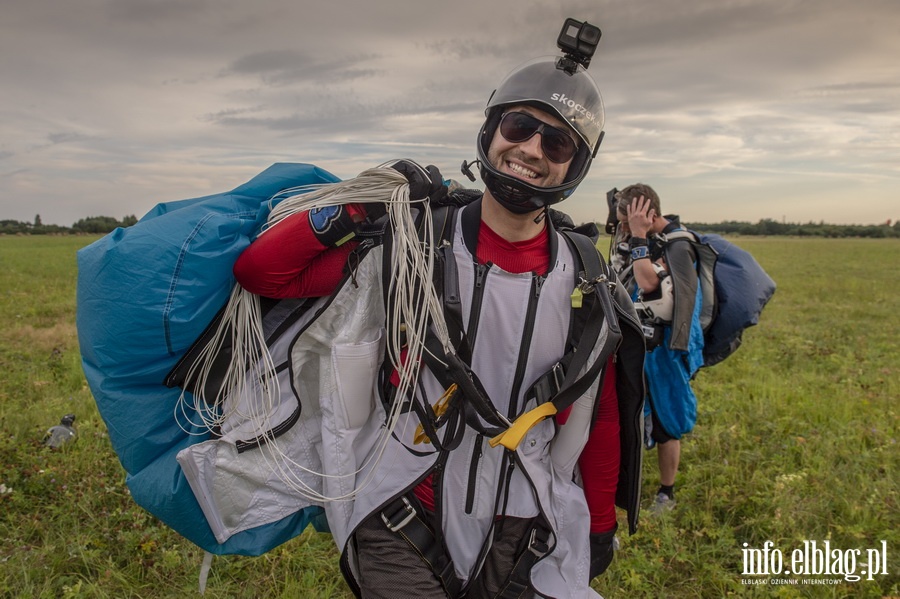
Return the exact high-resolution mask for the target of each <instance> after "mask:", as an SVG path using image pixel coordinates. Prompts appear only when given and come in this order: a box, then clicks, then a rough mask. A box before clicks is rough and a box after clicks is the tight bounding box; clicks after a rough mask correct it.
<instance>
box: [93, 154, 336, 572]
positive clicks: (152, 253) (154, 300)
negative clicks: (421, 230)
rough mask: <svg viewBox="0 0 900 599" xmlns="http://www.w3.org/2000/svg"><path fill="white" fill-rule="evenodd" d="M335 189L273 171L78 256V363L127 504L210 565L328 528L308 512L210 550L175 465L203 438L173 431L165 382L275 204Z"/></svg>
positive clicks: (305, 176) (121, 232) (304, 170)
mask: <svg viewBox="0 0 900 599" xmlns="http://www.w3.org/2000/svg"><path fill="white" fill-rule="evenodd" d="M336 181H338V179H337V178H336V177H334V176H333V175H332V174H330V173H328V172H327V171H324V170H322V169H319V168H317V167H315V166H312V165H308V164H275V165H273V166H271V167H269V168H268V169H266V170H265V171H264V172H262V173H261V174H259V175H257V176H256V177H254V178H253V179H252V180H251V181H249V182H248V183H245V184H244V185H241V186H240V187H238V188H236V189H234V190H232V191H230V192H227V193H222V194H217V195H211V196H207V197H202V198H196V199H191V200H182V201H177V202H168V203H162V204H158V205H157V206H156V207H155V208H154V209H153V210H151V211H150V212H149V213H148V214H147V215H146V216H144V217H143V218H142V219H141V220H140V221H139V222H138V223H137V224H136V225H134V226H132V227H129V228H126V229H116V230H115V231H113V232H112V233H110V234H109V235H107V236H105V237H103V238H102V239H100V240H98V241H96V242H94V243H93V244H91V245H89V246H87V247H85V248H83V249H82V250H80V251H79V252H78V289H77V306H78V308H77V315H76V323H77V327H78V341H79V344H80V346H81V355H82V363H83V366H84V372H85V376H86V377H87V381H88V384H89V386H90V388H91V392H92V393H93V395H94V399H95V400H96V402H97V406H98V408H99V410H100V414H101V416H102V417H103V419H104V421H105V422H106V426H107V428H108V430H109V436H110V440H111V441H112V445H113V448H114V449H115V451H116V454H117V455H118V457H119V460H120V461H121V463H122V466H123V467H124V468H125V470H126V472H127V478H126V481H127V484H128V487H129V489H130V490H131V494H132V496H133V497H134V499H135V501H137V503H138V504H139V505H141V506H142V507H143V508H145V509H146V510H147V511H149V512H150V513H152V514H153V515H155V516H156V517H158V518H159V519H160V520H162V521H163V522H164V523H165V524H167V525H169V526H171V527H172V528H173V529H175V530H176V531H177V532H179V533H180V534H181V535H183V536H184V537H186V538H187V539H189V540H190V541H192V542H193V543H195V544H197V545H198V546H200V547H201V548H203V549H205V550H206V551H209V552H210V553H215V554H243V555H260V554H262V553H265V552H266V551H268V550H269V549H271V548H272V547H275V546H277V545H279V544H281V543H283V542H285V541H287V540H289V539H291V538H292V537H294V536H296V535H297V534H299V533H300V532H302V531H303V529H305V528H306V526H307V525H308V524H310V523H312V524H313V525H314V526H316V528H319V529H323V528H324V527H325V523H324V516H323V511H322V510H321V508H319V507H307V508H304V509H300V510H298V511H297V512H295V513H293V514H291V515H289V516H287V517H284V518H283V519H281V520H279V521H278V522H274V523H271V524H266V525H263V526H259V527H257V528H253V529H250V530H246V531H243V532H240V533H238V534H235V535H233V536H232V537H230V538H229V539H228V540H227V541H226V542H224V543H219V542H217V541H216V539H215V537H214V535H213V533H212V531H211V529H210V527H209V525H208V523H207V520H206V518H205V517H204V515H203V513H202V511H201V509H200V506H199V505H198V503H197V500H196V499H195V497H194V494H193V493H192V492H191V489H190V487H189V485H188V483H187V481H186V479H185V477H184V474H183V472H182V471H181V467H180V466H179V465H178V463H177V462H176V460H175V456H176V454H177V453H178V452H179V451H180V450H182V449H184V448H185V447H188V446H190V445H192V444H194V443H199V442H201V441H205V440H207V439H208V438H209V433H208V431H207V430H206V428H205V427H202V426H198V425H191V424H190V423H189V422H188V421H187V420H186V419H185V418H183V417H182V418H178V419H176V415H175V414H176V406H177V405H178V403H179V397H180V395H181V393H182V391H181V389H178V388H169V387H167V386H166V385H165V384H164V380H165V378H166V375H167V374H168V373H169V372H170V371H171V370H172V368H173V367H174V366H175V364H176V363H177V362H178V360H179V359H180V358H181V357H182V356H183V355H184V354H185V352H186V351H187V350H188V349H189V348H190V347H191V345H192V344H193V343H194V341H195V340H196V339H197V338H198V337H200V335H201V334H202V333H203V331H204V329H205V328H206V327H207V325H209V323H210V322H211V321H212V320H213V319H214V317H215V316H216V314H217V313H218V312H219V310H220V309H221V308H222V306H223V305H225V303H226V301H227V300H228V297H229V294H230V292H231V289H232V287H233V285H234V278H233V277H232V274H231V269H232V265H233V264H234V261H235V260H236V259H237V257H238V256H239V255H240V253H241V252H242V251H243V250H244V248H246V247H247V245H249V243H250V241H251V239H252V238H253V237H254V236H255V235H256V234H257V233H258V232H259V230H260V229H261V227H262V225H263V224H264V223H265V222H266V218H267V216H268V214H269V212H270V211H271V209H272V208H273V207H274V206H275V205H276V204H277V203H278V202H279V201H280V200H281V199H283V198H284V197H286V196H287V195H291V194H287V193H284V194H282V192H286V190H288V189H292V188H296V187H299V186H305V185H313V184H322V183H334V182H336ZM296 193H297V190H296V189H292V194H296Z"/></svg>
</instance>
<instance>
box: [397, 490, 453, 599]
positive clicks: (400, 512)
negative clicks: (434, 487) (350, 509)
mask: <svg viewBox="0 0 900 599" xmlns="http://www.w3.org/2000/svg"><path fill="white" fill-rule="evenodd" d="M415 503H417V504H418V502H415ZM419 509H421V507H420V508H419ZM422 515H423V514H420V512H419V510H417V509H416V508H415V507H414V506H413V502H411V501H410V500H409V499H407V498H406V496H400V497H399V498H397V499H395V500H394V501H393V502H391V503H389V504H388V505H387V506H386V507H385V508H384V509H383V510H382V511H381V520H382V522H384V525H385V526H386V527H387V529H388V530H389V531H391V532H393V533H396V534H397V535H399V536H400V537H401V538H402V539H403V540H404V541H406V542H407V543H408V544H409V546H410V547H412V549H413V550H414V551H415V552H416V555H418V556H419V557H420V558H421V559H422V561H423V562H425V563H426V564H428V567H429V568H431V571H432V572H434V575H435V576H436V577H437V579H438V580H439V581H440V582H441V586H443V587H444V590H445V591H447V595H448V596H450V597H456V596H457V595H458V594H459V591H460V589H461V588H462V582H461V581H460V580H459V578H458V577H457V576H456V569H455V568H454V567H453V561H452V560H451V559H450V556H449V555H448V554H447V552H446V551H445V550H444V549H443V547H441V545H440V543H438V541H437V539H436V538H435V535H434V532H433V531H432V530H431V527H430V526H428V524H427V523H426V522H425V520H424V519H423V518H422V517H421V516H422Z"/></svg>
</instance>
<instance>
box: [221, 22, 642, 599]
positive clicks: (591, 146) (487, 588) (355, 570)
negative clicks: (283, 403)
mask: <svg viewBox="0 0 900 599" xmlns="http://www.w3.org/2000/svg"><path fill="white" fill-rule="evenodd" d="M567 26H570V23H569V22H567ZM571 27H574V30H573V31H571V33H572V36H573V37H578V36H582V37H584V36H587V37H588V38H590V37H591V36H592V35H594V37H593V40H594V44H596V41H597V40H599V30H598V29H596V28H592V26H590V25H588V24H586V23H585V24H581V23H578V22H577V21H576V22H574V25H571ZM578 27H580V28H581V29H579V28H578ZM567 32H569V30H568V29H566V28H564V29H563V34H566V33H567ZM591 53H592V50H591ZM589 58H590V57H589V56H588V57H585V56H583V55H580V54H579V53H578V52H567V53H566V55H565V56H563V57H546V58H540V59H536V60H533V61H530V62H528V63H526V64H524V65H522V66H521V67H519V68H518V69H516V70H514V71H513V72H512V73H511V74H510V75H508V76H507V77H506V78H505V79H504V80H503V82H501V84H500V85H499V86H498V87H497V89H496V90H495V91H494V93H493V94H492V95H491V98H490V100H489V102H488V105H487V109H486V111H485V116H486V119H485V122H484V125H483V126H482V128H481V130H480V133H479V136H478V142H477V155H478V160H477V161H476V163H477V164H479V170H480V173H481V177H482V179H483V180H484V183H485V186H486V190H485V192H484V194H483V195H482V196H481V197H479V198H477V199H474V201H472V198H471V195H472V194H468V195H467V199H468V202H458V204H462V203H465V205H464V206H462V207H459V208H457V207H455V205H453V206H452V207H451V208H449V209H448V216H447V217H446V221H445V225H444V227H443V231H444V233H443V235H444V237H443V239H442V240H441V241H442V242H443V243H444V245H442V247H443V248H445V249H446V250H447V251H446V252H445V253H444V254H443V263H444V264H445V267H444V268H443V269H442V273H443V275H442V276H443V280H442V282H441V284H440V288H441V289H442V290H443V302H444V312H445V314H446V315H447V321H448V323H450V322H453V323H454V326H455V327H456V328H458V329H459V330H458V331H457V339H459V342H458V347H457V348H456V351H457V353H456V354H455V356H441V355H435V354H434V353H433V350H435V348H431V350H429V352H428V355H425V354H423V365H424V368H423V369H422V371H421V372H420V374H419V380H418V381H417V384H416V387H415V389H416V390H415V392H414V393H413V397H410V398H408V399H404V398H397V397H395V394H396V388H397V387H396V382H394V378H395V377H394V376H393V375H391V374H390V368H387V369H386V376H384V377H383V378H382V380H381V381H380V382H379V384H378V385H377V386H379V387H380V389H379V393H380V396H379V398H378V400H373V402H372V403H373V404H374V405H379V404H381V403H382V402H383V403H385V404H391V405H396V403H397V401H408V402H409V405H410V406H411V407H410V408H409V410H408V411H407V412H406V414H405V415H404V418H405V419H407V420H405V421H404V423H403V424H404V425H403V426H398V427H397V428H396V429H395V430H396V431H403V432H397V433H395V434H394V435H393V436H392V437H391V438H390V439H389V444H390V445H389V447H387V448H386V449H385V451H384V454H385V455H389V456H390V459H385V460H374V459H373V460H368V459H366V460H363V462H364V463H365V464H366V466H365V468H367V469H369V470H364V471H362V472H360V473H359V474H358V475H357V478H358V479H359V480H368V481H369V483H368V484H367V486H366V488H365V490H364V492H362V493H360V494H358V495H357V496H356V497H355V498H354V500H353V501H352V502H343V504H342V506H341V507H340V509H336V508H335V509H332V508H330V507H329V506H328V505H326V509H327V510H328V511H327V514H328V519H329V524H330V525H331V529H332V532H333V533H334V534H335V540H336V542H337V543H338V546H339V547H340V548H341V550H342V566H343V568H342V570H343V572H344V574H345V576H346V578H347V581H348V583H349V584H350V586H351V588H352V589H353V590H354V592H355V593H356V594H357V595H359V596H361V597H365V598H373V599H376V598H384V599H396V598H402V597H417V598H418V597H448V598H455V597H461V596H465V597H467V598H469V599H476V598H487V597H534V596H541V597H566V598H576V597H577V598H581V597H593V596H597V594H596V593H595V592H594V591H593V590H591V588H590V580H591V579H592V578H593V577H594V576H596V575H598V574H600V573H601V572H602V571H604V570H605V569H606V567H607V566H608V565H609V562H610V560H611V559H612V547H613V536H614V534H615V532H616V528H617V523H616V522H617V521H616V511H615V504H616V503H617V502H618V503H619V505H621V506H622V507H624V508H625V509H626V510H627V512H628V521H629V528H630V529H631V530H634V528H635V526H636V522H637V511H638V509H637V502H638V500H639V496H640V488H639V487H640V451H641V444H640V441H641V439H640V434H641V430H642V425H641V421H640V418H641V410H642V401H643V379H642V368H643V359H644V346H643V340H642V335H641V332H640V325H639V323H638V321H637V318H636V315H635V313H634V308H633V306H632V304H631V301H630V300H629V298H628V296H627V294H626V293H625V291H624V288H622V287H621V285H618V284H617V283H616V282H615V278H614V275H611V274H606V273H604V272H603V271H604V270H605V269H604V266H603V261H602V259H601V258H600V256H599V255H598V253H597V250H596V248H595V247H594V245H593V243H592V242H591V240H590V239H589V238H587V237H585V236H583V235H580V234H578V233H575V232H573V231H563V230H557V228H556V227H555V225H554V222H553V221H554V220H555V219H554V218H548V214H549V209H550V206H552V205H554V204H556V203H558V202H560V201H562V200H563V199H565V198H566V197H568V196H569V195H570V194H571V193H572V192H573V191H574V190H575V188H576V187H577V186H578V184H579V183H580V182H581V181H582V180H583V179H584V176H585V175H586V174H587V172H588V170H589V168H590V165H591V161H592V159H593V158H594V156H595V154H596V151H597V148H598V146H599V144H600V141H601V139H602V137H603V104H602V100H601V96H600V92H599V90H598V88H597V85H596V83H595V82H594V81H593V79H592V78H591V77H590V76H589V75H588V74H587V71H586V68H585V65H586V64H588V63H589ZM393 168H395V169H397V170H398V171H400V172H401V173H403V174H404V175H406V176H407V178H408V179H409V181H410V193H411V195H412V194H413V190H414V189H417V190H419V191H420V192H421V193H417V194H415V195H418V196H419V197H425V196H426V195H429V194H431V195H434V194H435V193H436V192H439V193H443V194H445V193H446V192H445V191H443V192H440V188H441V187H442V181H441V178H440V177H439V174H438V173H436V169H434V168H433V167H429V169H423V168H422V167H420V166H418V165H416V164H414V163H411V162H408V161H400V162H398V163H396V164H395V165H394V167H393ZM463 172H464V173H465V174H467V175H468V176H469V177H472V178H473V179H474V177H473V175H472V174H471V172H470V171H469V165H467V164H465V163H464V165H463ZM425 190H427V191H425ZM367 210H368V211H369V212H372V208H371V204H365V205H359V204H351V205H348V206H345V207H341V208H340V209H334V210H331V211H330V212H329V214H328V217H329V218H328V219H326V220H327V226H325V225H324V224H323V223H325V222H326V220H323V219H322V218H320V217H321V214H318V213H316V214H313V213H299V214H295V215H293V216H290V217H288V218H286V219H285V220H284V221H283V223H280V224H279V225H278V226H276V227H274V228H272V229H270V230H269V231H268V232H267V233H266V234H265V235H262V236H260V237H259V238H258V239H257V240H256V241H255V242H254V243H253V244H251V245H250V247H249V248H248V249H247V250H246V251H245V252H244V253H243V254H242V256H241V257H240V259H239V260H238V262H237V263H236V265H235V271H234V272H235V276H236V277H237V279H238V281H239V282H240V283H241V285H243V286H244V287H245V288H246V289H248V290H250V291H252V292H254V293H257V294H260V295H266V296H272V297H304V296H310V295H327V294H334V298H335V299H334V301H331V302H329V303H328V304H327V306H328V309H327V310H324V311H323V313H322V315H321V316H319V320H322V319H328V320H329V322H332V323H336V324H335V325H334V326H335V327H341V326H344V325H343V323H344V322H350V321H351V320H352V319H350V318H347V315H346V314H343V313H339V310H340V308H339V307H338V308H336V307H335V306H341V305H344V306H347V305H352V304H353V301H354V300H353V299H350V300H347V299H346V298H347V297H348V296H350V297H356V296H353V295H352V294H354V293H356V294H360V293H363V291H364V290H366V289H367V288H369V287H370V286H371V287H375V288H377V287H378V286H379V283H380V281H381V280H383V279H384V278H385V277H384V276H383V275H381V276H379V277H377V278H375V279H366V278H365V273H366V272H367V270H366V269H365V268H364V267H363V266H360V268H358V269H357V270H356V273H357V274H356V278H355V279H354V283H355V285H347V284H346V277H343V276H342V270H343V266H344V265H345V263H346V262H347V260H348V256H349V255H350V252H353V251H354V250H355V249H356V248H357V247H358V245H359V244H358V243H357V242H356V241H355V240H353V241H349V242H346V238H347V235H345V233H346V232H348V231H349V232H351V235H352V231H353V230H354V228H355V227H356V223H358V222H359V221H361V220H362V219H367V218H368V219H372V218H373V214H371V213H370V214H367ZM380 213H381V214H383V211H380ZM335 230H339V231H340V233H337V234H335V233H334V231H335ZM385 235H387V236H389V235H390V230H388V231H387V232H386V233H385ZM366 258H368V255H367V256H366ZM446 265H451V266H452V267H447V266H446ZM451 290H453V292H452V293H451ZM379 302H380V300H379ZM380 322H382V323H384V319H381V320H380ZM346 326H349V325H346ZM381 326H384V327H387V328H391V327H393V326H397V323H394V322H392V321H391V319H390V318H388V319H387V322H386V324H383V325H381ZM383 334H384V330H379V331H375V334H374V335H373V336H374V337H376V338H380V337H381V336H382V335H383ZM331 336H332V338H341V339H348V338H352V339H363V338H364V336H363V335H360V334H356V333H353V334H352V335H351V334H350V333H349V332H346V331H343V330H341V331H339V332H338V333H333V334H332V335H331ZM361 345H362V344H360V343H358V344H356V345H355V346H354V347H359V346H361ZM369 345H372V344H371V343H369ZM373 347H377V345H373ZM436 351H439V350H436ZM451 357H454V358H458V359H459V360H460V361H461V362H460V363H461V364H462V366H461V367H459V368H457V369H456V370H454V369H452V368H448V367H447V363H451V362H452V360H450V358H451ZM382 358H383V356H382ZM353 374H355V373H351V372H339V373H338V376H339V377H342V376H352V375H353ZM394 374H396V371H395V372H394ZM296 386H300V385H296ZM457 388H458V389H459V391H456V392H454V389H457ZM447 397H451V398H452V401H454V402H456V403H454V404H453V406H454V407H453V409H452V410H450V413H451V414H455V415H454V416H453V418H450V419H448V418H446V417H445V418H441V417H440V415H439V414H438V412H439V410H438V409H437V406H438V405H442V404H445V403H446V402H445V400H446V398H447ZM379 400H380V401H379ZM557 407H558V408H559V409H557ZM383 418H384V412H383V411H379V410H378V409H376V410H374V411H373V412H372V414H371V415H370V416H369V417H368V420H367V421H366V422H365V423H364V424H363V425H362V431H363V432H362V433H359V436H360V437H364V436H365V435H366V434H373V435H374V434H375V431H377V430H378V427H380V426H382V425H383ZM454 418H455V419H454ZM510 423H514V424H512V425H511V424H510ZM520 424H521V426H520ZM356 426H357V427H359V426H360V425H359V424H357V425H356ZM357 430H359V429H357ZM417 430H418V431H420V434H413V432H414V431H417ZM422 431H424V435H423V434H421V432H422ZM516 431H518V433H517V432H516ZM354 434H356V433H354ZM423 438H427V441H426V442H423ZM511 438H512V439H511ZM345 450H346V448H345V449H344V450H342V451H345ZM351 451H352V449H351Z"/></svg>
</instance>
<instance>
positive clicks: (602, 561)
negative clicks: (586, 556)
mask: <svg viewBox="0 0 900 599" xmlns="http://www.w3.org/2000/svg"><path fill="white" fill-rule="evenodd" d="M617 530H619V525H618V524H616V526H615V528H613V529H612V530H610V531H609V532H601V533H598V534H591V537H590V539H591V567H590V568H589V570H588V572H589V573H590V577H591V580H593V579H594V578H595V577H597V576H600V575H601V574H603V573H604V572H606V569H607V568H608V567H609V565H610V564H611V563H612V560H613V551H614V549H613V541H614V539H615V538H616V531H617Z"/></svg>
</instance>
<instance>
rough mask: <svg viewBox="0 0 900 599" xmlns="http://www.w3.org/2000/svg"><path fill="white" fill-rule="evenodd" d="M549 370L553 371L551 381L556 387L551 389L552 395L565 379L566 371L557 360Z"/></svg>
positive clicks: (557, 391)
mask: <svg viewBox="0 0 900 599" xmlns="http://www.w3.org/2000/svg"><path fill="white" fill-rule="evenodd" d="M551 370H552V372H553V382H554V383H555V384H556V388H555V389H554V390H553V393H552V395H556V394H557V393H559V390H560V389H561V388H562V385H563V383H564V382H565V380H566V371H565V369H564V368H563V365H562V364H560V363H559V362H557V363H556V364H554V365H553V368H552V369H551Z"/></svg>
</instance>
